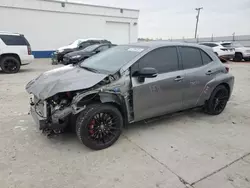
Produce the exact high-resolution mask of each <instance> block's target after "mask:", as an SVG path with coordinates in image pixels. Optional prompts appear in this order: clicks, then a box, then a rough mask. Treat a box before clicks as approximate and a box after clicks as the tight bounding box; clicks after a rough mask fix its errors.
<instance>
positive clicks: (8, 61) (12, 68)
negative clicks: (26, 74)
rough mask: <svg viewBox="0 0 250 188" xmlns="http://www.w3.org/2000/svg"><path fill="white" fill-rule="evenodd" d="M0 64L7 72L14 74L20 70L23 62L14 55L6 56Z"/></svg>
mask: <svg viewBox="0 0 250 188" xmlns="http://www.w3.org/2000/svg"><path fill="white" fill-rule="evenodd" d="M0 66H1V69H2V71H3V72H5V73H7V74H14V73H17V72H19V70H20V67H21V63H20V61H19V60H18V59H17V58H15V57H13V56H6V57H3V58H2V59H1V60H0Z"/></svg>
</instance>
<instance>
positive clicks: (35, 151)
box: [0, 60, 250, 188]
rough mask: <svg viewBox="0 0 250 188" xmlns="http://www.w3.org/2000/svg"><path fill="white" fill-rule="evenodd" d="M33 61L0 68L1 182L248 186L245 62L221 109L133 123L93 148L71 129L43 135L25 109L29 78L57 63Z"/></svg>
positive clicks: (249, 98)
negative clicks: (14, 70)
mask: <svg viewBox="0 0 250 188" xmlns="http://www.w3.org/2000/svg"><path fill="white" fill-rule="evenodd" d="M56 67H58V66H53V65H51V64H50V62H49V60H36V61H35V62H34V63H33V64H31V65H28V66H25V67H22V70H21V72H20V73H18V74H15V75H6V74H3V73H2V72H0V85H1V87H0V104H1V105H0V187H1V188H7V187H8V188H10V187H17V188H33V187H36V188H40V187H41V188H44V187H46V188H57V187H58V188H64V187H67V188H68V187H69V188H72V187H74V188H80V187H81V188H99V187H102V188H103V187H105V188H106V187H107V188H112V187H114V188H115V187H117V188H118V187H119V188H128V187H130V188H141V187H142V188H153V187H156V188H159V187H160V188H175V187H177V188H184V187H194V188H211V187H223V188H235V187H240V188H249V187H250V144H249V138H250V113H249V111H250V84H249V83H250V64H247V63H232V64H230V65H229V67H230V72H232V73H233V74H234V75H235V77H236V80H235V87H234V91H233V95H232V98H231V100H230V102H229V103H228V106H227V108H226V109H225V111H224V112H223V113H222V114H221V115H219V116H209V115H206V114H203V113H201V112H200V111H188V112H183V113H179V114H175V115H172V116H165V117H162V118H160V119H159V120H155V121H150V122H147V123H137V124H133V125H130V126H129V127H128V128H127V129H126V130H124V132H123V135H122V136H121V138H120V139H119V140H118V142H117V143H116V144H115V145H113V146H112V147H110V148H108V149H106V150H102V151H92V150H89V149H88V148H86V147H85V146H84V145H81V144H80V143H79V142H78V140H77V138H76V136H75V135H74V134H70V133H68V134H63V135H60V136H57V137H53V138H51V139H48V138H47V137H45V136H44V135H43V134H42V133H41V132H40V131H38V130H37V128H36V126H35V124H34V122H33V120H32V118H31V117H30V116H29V115H28V110H29V109H28V107H29V97H28V95H27V93H26V92H25V90H24V87H25V85H26V83H27V82H28V81H30V80H31V79H32V78H34V77H36V76H38V75H39V74H40V73H42V72H44V71H46V70H50V69H53V68H56Z"/></svg>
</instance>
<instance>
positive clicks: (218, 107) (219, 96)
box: [213, 89, 229, 114]
mask: <svg viewBox="0 0 250 188" xmlns="http://www.w3.org/2000/svg"><path fill="white" fill-rule="evenodd" d="M228 98H229V96H228V92H227V91H226V90H224V89H221V90H219V91H217V93H216V95H215V96H214V99H213V110H214V112H215V113H216V114H220V113H221V112H222V111H223V110H224V108H225V106H226V104H227V101H228Z"/></svg>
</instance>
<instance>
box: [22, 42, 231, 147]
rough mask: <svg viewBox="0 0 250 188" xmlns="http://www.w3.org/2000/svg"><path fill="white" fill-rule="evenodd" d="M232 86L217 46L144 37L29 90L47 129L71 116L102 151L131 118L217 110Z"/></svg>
mask: <svg viewBox="0 0 250 188" xmlns="http://www.w3.org/2000/svg"><path fill="white" fill-rule="evenodd" d="M233 86H234V77H233V76H232V75H231V74H230V73H229V69H228V68H227V67H225V66H224V65H223V64H222V63H221V62H220V60H219V58H218V57H217V56H216V55H215V54H214V52H213V51H212V50H211V48H208V47H206V46H203V45H195V44H187V43H174V42H145V43H144V42H143V43H135V44H128V45H120V46H116V47H113V48H111V49H109V50H107V51H104V52H102V53H99V54H97V55H95V56H92V57H90V58H88V59H86V60H85V61H84V62H82V63H79V64H78V65H77V66H73V65H68V66H65V67H61V68H58V69H54V70H51V71H48V72H45V73H43V74H42V75H40V76H39V77H38V78H36V79H34V80H32V81H31V82H29V83H28V84H27V86H26V90H27V92H28V93H30V94H31V95H32V98H33V99H32V102H31V114H32V116H33V118H34V120H35V121H36V123H37V124H38V127H39V128H40V129H41V130H44V129H50V130H56V132H58V130H63V129H64V128H65V127H67V125H68V123H69V122H71V125H75V130H76V134H77V136H78V138H79V140H80V141H81V142H82V143H83V144H85V145H86V146H87V147H89V148H92V149H95V150H99V149H104V148H107V147H109V146H111V145H112V144H113V143H115V141H116V140H117V139H118V138H119V136H120V134H121V132H122V128H123V127H124V126H125V125H127V124H129V123H133V122H137V121H140V120H144V119H148V118H152V117H155V116H160V115H164V114H167V113H173V112H177V111H180V110H184V109H191V108H194V107H203V108H204V111H205V112H206V113H208V114H211V115H218V114H220V113H221V112H222V111H223V110H224V108H225V106H226V104H227V101H228V100H229V97H230V95H231V93H232V90H233ZM74 119H76V120H75V121H74ZM59 132H60V131H59ZM152 136H154V135H152Z"/></svg>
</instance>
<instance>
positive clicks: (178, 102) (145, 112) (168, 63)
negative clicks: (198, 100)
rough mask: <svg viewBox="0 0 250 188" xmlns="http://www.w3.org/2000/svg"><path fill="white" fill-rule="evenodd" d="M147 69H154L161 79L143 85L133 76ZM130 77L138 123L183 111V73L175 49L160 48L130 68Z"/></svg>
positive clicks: (156, 78) (146, 80)
mask: <svg viewBox="0 0 250 188" xmlns="http://www.w3.org/2000/svg"><path fill="white" fill-rule="evenodd" d="M145 67H150V68H155V69H156V70H157V71H158V75H157V77H155V78H145V80H144V82H140V81H139V80H138V76H133V75H136V74H134V73H136V72H138V71H139V70H141V69H142V68H145ZM131 73H132V91H133V107H134V119H135V121H139V120H143V119H147V118H151V117H155V116H159V115H163V114H165V113H168V112H173V111H177V110H180V109H182V98H183V89H182V87H183V78H184V77H183V76H184V73H183V71H182V70H180V67H179V57H178V53H177V48H176V47H161V48H158V49H155V50H153V51H151V52H149V53H147V54H146V55H145V56H143V57H142V58H141V59H139V60H138V61H137V62H136V63H135V64H134V65H133V66H132V67H131Z"/></svg>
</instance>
